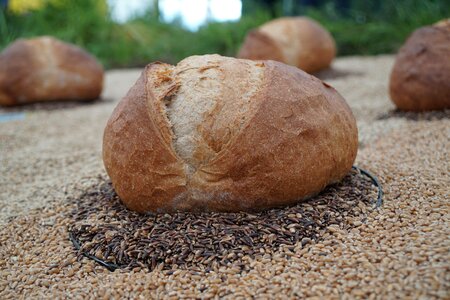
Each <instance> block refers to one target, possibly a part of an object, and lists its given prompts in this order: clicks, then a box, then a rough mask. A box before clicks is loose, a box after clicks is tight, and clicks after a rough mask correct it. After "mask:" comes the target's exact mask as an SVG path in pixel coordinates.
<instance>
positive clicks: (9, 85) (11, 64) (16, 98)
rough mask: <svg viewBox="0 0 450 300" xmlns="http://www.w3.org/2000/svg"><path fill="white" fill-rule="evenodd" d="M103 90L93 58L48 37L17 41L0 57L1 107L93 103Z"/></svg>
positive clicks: (100, 71) (98, 66)
mask: <svg viewBox="0 0 450 300" xmlns="http://www.w3.org/2000/svg"><path fill="white" fill-rule="evenodd" d="M102 87H103V68H102V66H101V65H100V64H99V63H98V62H97V60H96V59H95V58H94V57H92V56H91V55H89V54H88V53H87V52H86V51H84V50H82V49H80V48H78V47H76V46H74V45H70V44H67V43H63V42H61V41H58V40H56V39H54V38H51V37H41V38H35V39H30V40H18V41H16V42H14V43H13V44H11V45H10V46H9V47H7V48H6V49H5V50H4V51H3V52H2V53H1V54H0V105H14V104H21V103H30V102H38V101H53V100H93V99H96V98H98V97H99V96H100V94H101V91H102Z"/></svg>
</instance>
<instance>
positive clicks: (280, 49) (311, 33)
mask: <svg viewBox="0 0 450 300" xmlns="http://www.w3.org/2000/svg"><path fill="white" fill-rule="evenodd" d="M335 56H336V44H335V42H334V39H333V37H332V36H331V35H330V33H329V32H328V31H327V30H326V29H324V28H323V27H322V26H321V25H320V24H319V23H317V22H316V21H314V20H312V19H310V18H307V17H285V18H279V19H275V20H272V21H270V22H268V23H266V24H264V25H262V26H261V27H259V28H257V29H255V30H252V31H250V32H249V33H248V35H247V37H246V38H245V41H244V43H243V45H242V47H241V49H240V51H239V53H238V57H239V58H247V59H253V60H264V59H270V60H276V61H280V62H283V63H285V64H288V65H292V66H296V67H298V68H300V69H302V70H303V71H305V72H308V73H313V72H316V71H319V70H322V69H325V68H327V67H329V66H330V64H331V62H332V60H333V59H334V57H335Z"/></svg>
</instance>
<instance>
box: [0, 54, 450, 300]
mask: <svg viewBox="0 0 450 300" xmlns="http://www.w3.org/2000/svg"><path fill="white" fill-rule="evenodd" d="M392 62H393V57H392V56H378V57H347V58H339V59H337V60H336V61H335V62H334V63H333V66H334V68H335V72H331V74H328V75H330V77H329V78H327V79H326V81H327V82H329V83H330V84H331V85H333V86H334V87H335V88H336V89H337V90H338V91H339V92H340V93H341V94H342V95H343V96H344V98H345V99H346V100H347V101H348V103H349V104H350V106H351V108H352V110H353V111H354V114H355V116H356V118H357V122H358V129H359V135H360V137H359V138H360V142H361V147H360V149H359V153H358V157H357V161H356V165H358V166H361V167H363V168H365V169H367V170H370V171H372V172H373V173H374V174H376V175H377V176H378V178H379V179H380V180H381V183H382V184H383V189H384V191H385V195H384V204H383V206H382V207H381V208H380V209H379V210H371V209H369V210H367V212H366V213H367V220H366V221H365V222H364V223H363V222H361V220H360V219H358V218H356V219H355V220H354V221H353V224H352V225H351V226H349V227H348V228H347V229H345V228H341V227H339V228H335V230H333V229H331V230H327V231H325V232H324V233H323V235H322V236H321V238H320V240H319V241H317V242H313V243H310V244H306V245H305V246H302V245H301V243H297V245H296V246H295V247H294V249H293V250H290V249H286V250H285V249H283V248H281V249H278V250H277V251H274V252H273V253H272V254H270V255H269V254H263V255H262V256H257V257H255V258H253V259H252V258H249V259H248V260H247V261H246V264H247V265H248V266H249V270H244V271H243V270H241V268H240V267H239V266H238V265H234V264H233V263H231V264H230V265H227V266H220V267H219V268H218V269H217V270H214V269H213V270H211V271H210V272H207V271H206V268H205V270H204V271H202V270H201V268H192V269H191V268H189V269H186V270H183V269H181V268H180V269H178V270H176V271H174V272H173V273H172V274H170V271H167V270H161V269H159V268H161V267H162V266H163V265H162V264H160V265H158V267H156V268H155V269H154V270H153V271H151V272H150V271H148V270H147V268H140V270H139V269H137V268H135V269H133V270H131V271H130V270H129V269H126V270H123V269H119V270H116V271H115V272H110V271H108V270H107V269H105V268H104V267H102V266H99V265H97V264H96V263H95V262H93V261H91V260H88V259H86V258H82V257H77V255H76V252H75V251H74V248H73V245H72V243H71V242H70V241H69V240H68V238H67V237H68V231H67V228H69V227H70V226H71V225H73V219H72V218H71V217H70V215H71V213H72V212H73V211H74V209H76V206H75V204H76V203H74V202H70V201H67V198H70V199H81V198H82V195H83V194H85V193H86V191H89V190H90V189H91V188H92V186H94V185H95V184H98V183H99V182H102V181H103V182H104V178H97V177H96V175H97V174H104V171H102V170H103V169H102V163H101V135H102V130H103V127H104V124H105V123H106V120H107V118H108V117H109V115H110V113H111V110H112V109H113V107H114V105H115V103H103V104H101V105H97V104H94V105H86V106H79V107H75V108H70V109H61V110H54V111H49V110H45V111H42V110H36V111H30V112H28V113H27V117H26V119H25V120H23V121H15V122H9V123H2V124H0V174H1V175H0V222H1V223H2V226H0V299H21V298H25V299H36V298H37V299H42V298H51V299H60V298H61V299H62V298H70V299H87V298H96V299H97V298H100V299H110V298H115V299H123V298H125V299H127V298H131V299H139V298H141V299H142V298H143V299H154V298H158V299H162V298H169V299H176V298H189V299H194V298H203V299H218V298H228V299H236V298H258V299H277V298H278V299H280V298H291V299H299V298H300V299H303V298H310V299H324V298H325V299H450V238H449V236H450V195H449V188H448V187H449V186H450V138H449V137H450V118H449V117H448V115H447V116H444V117H442V113H436V112H431V113H421V114H417V115H414V116H415V117H414V118H408V117H406V116H405V115H404V114H397V113H395V114H393V115H391V113H390V112H391V111H392V109H393V105H392V104H391V103H390V101H389V96H388V94H387V91H388V89H387V84H388V79H389V71H390V68H391V66H392ZM116 72H117V73H116V74H113V75H114V76H115V75H118V76H116V77H115V78H112V79H114V80H112V81H109V83H108V80H107V85H106V96H105V97H106V98H109V95H111V97H113V98H114V99H115V101H117V100H118V99H119V98H120V97H121V96H122V95H123V93H125V92H126V90H127V89H128V88H129V86H130V85H131V84H132V82H133V81H134V80H135V78H132V80H130V81H129V82H126V83H125V86H123V82H124V80H125V79H126V78H124V76H123V73H122V71H120V72H119V71H116ZM110 75H111V72H109V73H108V76H110ZM119 75H120V76H119ZM130 75H133V76H135V77H137V76H138V75H139V72H134V73H133V74H130ZM110 79H111V77H110ZM121 88H122V91H123V92H121V93H119V92H118V91H119V90H120V89H121ZM0 112H1V113H3V112H4V111H2V109H0ZM383 115H384V116H386V115H389V117H388V118H380V116H383ZM14 215H18V216H17V217H15V218H13V219H10V220H8V218H9V217H11V216H14ZM102 222H104V220H99V223H102ZM3 224H4V225H3ZM333 227H334V226H331V228H333ZM333 231H334V232H333Z"/></svg>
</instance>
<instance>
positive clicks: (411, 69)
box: [389, 24, 450, 111]
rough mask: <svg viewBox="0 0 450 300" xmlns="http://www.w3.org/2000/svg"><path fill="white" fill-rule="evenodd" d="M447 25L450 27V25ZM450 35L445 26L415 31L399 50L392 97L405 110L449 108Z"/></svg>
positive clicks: (394, 71)
mask: <svg viewBox="0 0 450 300" xmlns="http://www.w3.org/2000/svg"><path fill="white" fill-rule="evenodd" d="M447 26H448V25H447ZM449 78H450V34H449V31H448V28H447V29H446V26H445V24H441V25H439V26H428V27H422V28H420V29H418V30H416V31H415V32H414V33H413V34H412V35H411V36H410V37H409V38H408V40H407V41H406V43H405V44H404V45H403V46H402V48H401V49H400V51H399V53H398V55H397V58H396V61H395V64H394V67H393V69H392V73H391V77H390V85H389V88H390V95H391V99H392V100H393V102H394V103H395V105H396V106H397V107H398V108H399V109H401V110H405V111H426V110H439V109H445V108H450V81H449Z"/></svg>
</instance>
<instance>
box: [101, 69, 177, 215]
mask: <svg viewBox="0 0 450 300" xmlns="http://www.w3.org/2000/svg"><path fill="white" fill-rule="evenodd" d="M159 65H160V64H151V65H148V66H147V67H146V69H145V70H144V72H143V73H142V75H141V77H140V78H139V79H138V81H137V82H136V84H135V85H134V86H133V87H132V88H131V89H130V91H129V92H128V94H127V95H126V96H125V98H124V99H123V100H122V101H121V102H120V103H119V105H118V106H117V107H116V109H115V110H114V112H113V114H112V115H111V117H110V119H109V121H108V124H107V125H106V128H105V132H104V136H103V162H104V164H105V168H106V170H107V172H108V174H109V176H110V177H111V179H112V181H113V185H114V188H115V190H116V192H117V193H118V194H119V195H120V197H121V199H122V200H123V201H124V203H125V204H126V205H127V206H128V207H129V208H130V209H132V210H136V211H140V212H143V211H158V210H171V207H169V205H170V203H169V201H167V199H173V198H174V197H175V196H176V195H178V194H180V193H183V192H184V191H185V190H186V178H185V177H186V176H185V175H184V170H183V163H181V162H180V161H179V159H178V158H177V157H176V156H175V155H174V154H173V150H172V149H171V145H170V144H167V140H170V139H171V137H170V136H167V134H168V133H167V131H164V130H162V129H161V128H164V126H166V127H167V126H168V124H166V123H165V122H161V120H162V116H161V112H160V111H158V110H157V109H156V108H155V106H154V103H155V102H154V101H152V100H154V95H153V94H152V93H151V92H150V93H149V92H148V91H147V80H148V79H147V74H148V72H149V71H151V69H152V68H157V67H158V66H159ZM155 109H156V110H155Z"/></svg>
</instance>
